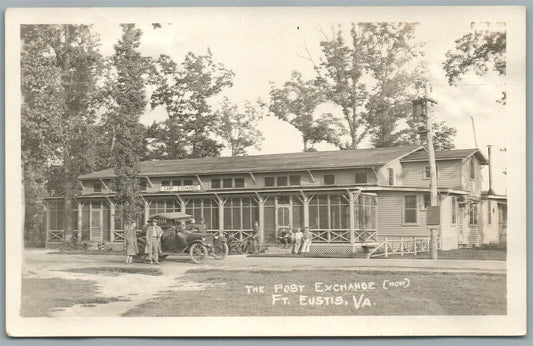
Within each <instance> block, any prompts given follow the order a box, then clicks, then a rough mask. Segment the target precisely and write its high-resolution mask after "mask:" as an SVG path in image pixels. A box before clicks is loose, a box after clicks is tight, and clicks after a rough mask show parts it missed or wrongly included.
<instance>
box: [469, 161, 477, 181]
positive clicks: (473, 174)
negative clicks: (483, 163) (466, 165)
mask: <svg viewBox="0 0 533 346" xmlns="http://www.w3.org/2000/svg"><path fill="white" fill-rule="evenodd" d="M470 179H476V162H475V161H474V158H471V159H470Z"/></svg>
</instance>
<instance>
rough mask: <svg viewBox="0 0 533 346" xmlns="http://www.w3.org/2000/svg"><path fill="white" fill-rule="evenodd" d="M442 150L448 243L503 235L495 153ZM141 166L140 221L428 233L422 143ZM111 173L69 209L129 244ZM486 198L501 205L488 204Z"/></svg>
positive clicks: (349, 233)
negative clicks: (494, 185) (181, 217)
mask: <svg viewBox="0 0 533 346" xmlns="http://www.w3.org/2000/svg"><path fill="white" fill-rule="evenodd" d="M436 159H437V176H438V179H437V185H438V193H439V204H440V213H441V215H440V216H441V217H440V220H441V224H440V231H439V234H440V239H439V242H440V246H441V248H442V249H453V248H457V247H460V246H464V245H480V244H483V243H488V242H498V241H500V240H501V239H500V237H499V236H498V235H497V234H496V236H494V227H492V228H491V232H492V233H490V234H491V236H487V234H489V233H486V232H484V226H485V223H486V220H485V219H488V220H501V218H502V216H501V214H502V213H504V209H505V210H506V204H505V198H503V197H504V196H503V197H502V196H500V197H502V198H499V199H498V198H496V197H495V196H492V197H491V196H488V195H483V194H482V190H481V189H482V187H481V186H482V176H481V167H482V166H483V165H487V164H488V160H487V159H486V158H485V157H484V155H483V154H482V153H481V152H480V151H479V150H478V149H463V150H450V151H442V152H437V153H436ZM140 170H141V178H140V179H141V180H140V186H141V190H142V197H143V200H144V205H145V208H144V215H141V217H140V218H139V220H138V225H143V224H144V223H145V221H146V220H148V219H149V218H150V216H151V215H154V214H157V213H161V212H173V211H182V212H185V213H188V214H190V215H193V216H194V217H195V218H196V219H200V218H203V219H204V220H205V223H206V225H207V228H208V231H213V232H214V231H218V230H225V231H228V232H235V233H236V234H237V235H238V237H240V238H242V239H244V238H245V237H247V236H248V235H249V234H250V231H251V229H252V225H253V223H254V221H258V222H259V225H260V239H261V241H262V242H263V243H264V244H274V243H276V242H277V239H278V235H279V234H280V233H281V231H282V230H283V229H286V228H288V227H292V228H293V229H295V228H297V227H305V226H307V227H309V228H310V230H311V232H312V234H313V251H322V252H339V251H340V252H351V251H355V250H356V249H357V248H358V247H362V246H376V245H377V244H378V243H379V242H380V241H381V240H383V239H385V238H388V239H392V238H399V237H426V236H427V235H428V229H427V226H426V208H427V206H428V205H429V200H430V199H429V181H430V180H429V165H428V155H427V152H426V151H425V149H424V148H423V147H421V146H408V147H393V148H376V149H358V150H343V151H324V152H300V153H290V154H273V155H257V156H245V157H217V158H203V159H183V160H161V161H145V162H141V164H140ZM113 176H114V171H113V169H112V168H110V169H105V170H101V171H97V172H93V173H90V174H87V175H83V176H81V177H80V178H79V181H80V184H81V185H82V186H83V189H82V191H81V194H80V195H78V196H77V197H76V198H75V201H76V203H73V210H72V216H73V217H72V220H73V225H72V227H73V229H75V230H76V234H77V237H78V240H79V241H83V242H88V243H92V244H94V243H105V244H108V245H111V246H114V247H121V246H122V241H123V229H124V227H123V220H122V219H121V217H120V214H121V213H120V212H119V211H120V205H117V203H116V201H115V199H114V198H115V194H114V192H113V191H112V190H111V189H110V182H111V179H112V178H113ZM484 196H485V197H491V198H489V199H488V198H484ZM489 200H492V202H491V203H493V204H492V206H494V208H493V207H490V208H488V209H487V208H485V209H487V211H486V212H485V213H482V210H483V208H482V205H483V203H486V202H487V201H489ZM46 202H47V206H48V212H47V215H48V217H47V232H46V234H47V239H46V241H47V245H48V246H53V245H54V244H58V243H60V242H61V241H62V239H63V230H62V224H63V202H62V199H61V197H55V198H54V197H50V198H47V199H46ZM490 213H493V214H494V215H491V216H488V215H490ZM483 214H487V216H486V217H485V216H484V215H483ZM484 220H485V221H484ZM496 229H497V228H496ZM496 233H498V231H496Z"/></svg>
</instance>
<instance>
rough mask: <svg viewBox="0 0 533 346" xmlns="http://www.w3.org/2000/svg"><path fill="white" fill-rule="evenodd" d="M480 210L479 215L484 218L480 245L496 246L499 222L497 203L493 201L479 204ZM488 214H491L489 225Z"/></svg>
mask: <svg viewBox="0 0 533 346" xmlns="http://www.w3.org/2000/svg"><path fill="white" fill-rule="evenodd" d="M489 202H490V203H489ZM489 204H490V206H489ZM480 210H481V214H482V215H483V216H484V218H483V220H484V223H483V238H482V243H483V244H498V243H499V226H500V225H499V224H500V221H499V210H498V203H497V201H494V200H492V201H483V203H481V208H480ZM489 212H490V213H491V223H490V224H489V223H488V222H489V221H488V218H489Z"/></svg>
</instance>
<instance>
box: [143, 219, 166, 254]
mask: <svg viewBox="0 0 533 346" xmlns="http://www.w3.org/2000/svg"><path fill="white" fill-rule="evenodd" d="M162 235H163V230H162V229H161V227H159V226H158V225H157V220H155V219H154V220H152V224H151V226H150V227H148V229H147V230H146V244H147V245H148V259H149V260H150V264H153V263H154V261H155V264H159V242H160V240H161V236H162Z"/></svg>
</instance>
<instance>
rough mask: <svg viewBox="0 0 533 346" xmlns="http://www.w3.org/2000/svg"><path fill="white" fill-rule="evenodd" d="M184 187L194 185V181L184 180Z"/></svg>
mask: <svg viewBox="0 0 533 346" xmlns="http://www.w3.org/2000/svg"><path fill="white" fill-rule="evenodd" d="M183 185H192V179H185V180H183Z"/></svg>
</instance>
